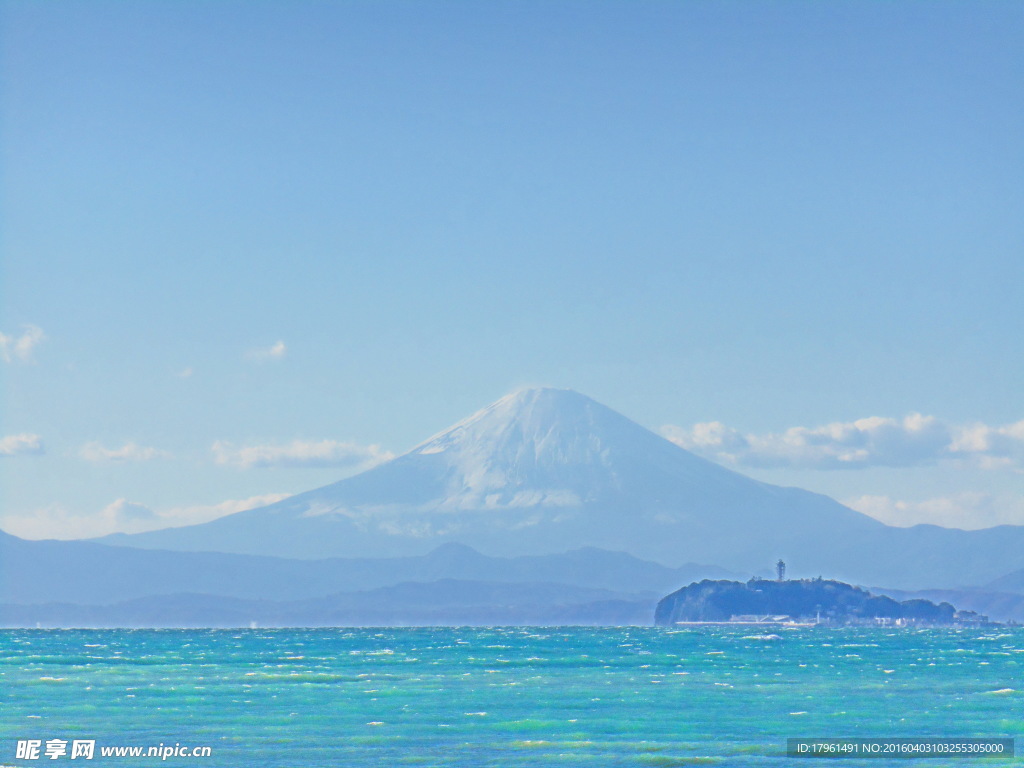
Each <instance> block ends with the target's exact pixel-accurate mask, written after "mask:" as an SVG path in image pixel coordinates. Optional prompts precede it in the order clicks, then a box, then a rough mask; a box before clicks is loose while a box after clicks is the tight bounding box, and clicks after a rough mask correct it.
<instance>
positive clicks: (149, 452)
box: [78, 443, 171, 461]
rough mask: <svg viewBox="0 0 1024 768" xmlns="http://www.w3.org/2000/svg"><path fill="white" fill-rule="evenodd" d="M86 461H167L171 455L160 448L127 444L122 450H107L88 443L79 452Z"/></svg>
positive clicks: (98, 445) (98, 444)
mask: <svg viewBox="0 0 1024 768" xmlns="http://www.w3.org/2000/svg"><path fill="white" fill-rule="evenodd" d="M78 455H79V456H81V457H82V458H83V459H85V460H86V461H151V460H152V459H166V458H169V457H170V455H171V454H169V453H168V452H167V451H162V450H160V449H159V448H147V447H145V446H141V445H136V444H135V443H125V444H124V445H122V446H121V447H120V448H105V447H103V446H102V445H101V444H100V443H86V444H85V445H83V446H82V447H81V449H80V450H79V451H78Z"/></svg>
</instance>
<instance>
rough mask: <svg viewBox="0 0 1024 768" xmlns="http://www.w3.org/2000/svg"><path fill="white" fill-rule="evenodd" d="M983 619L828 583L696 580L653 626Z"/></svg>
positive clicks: (661, 609) (665, 601)
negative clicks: (699, 623) (696, 623)
mask: <svg viewBox="0 0 1024 768" xmlns="http://www.w3.org/2000/svg"><path fill="white" fill-rule="evenodd" d="M986 621H987V619H986V617H984V616H979V615H978V614H975V613H972V612H957V610H956V608H954V607H953V606H952V605H950V604H949V603H939V604H938V605H936V604H935V603H933V602H930V601H928V600H920V599H916V600H904V601H903V602H899V601H897V600H894V599H892V598H891V597H886V596H884V595H873V594H871V593H870V592H868V591H867V590H866V589H862V588H860V587H855V586H852V585H850V584H844V583H843V582H841V581H830V580H826V579H821V578H817V579H800V580H779V581H769V580H766V579H758V578H754V579H751V580H750V581H748V582H747V583H746V584H744V583H742V582H739V581H710V580H705V581H700V582H695V583H693V584H690V585H689V586H688V587H683V588H682V589H679V590H677V591H675V592H673V593H672V594H670V595H668V596H667V597H664V598H662V599H661V601H660V602H659V603H658V607H657V609H656V610H655V613H654V623H655V624H656V625H658V626H671V625H674V624H679V623H689V622H713V623H718V622H722V623H726V622H728V623H741V622H758V623H780V624H781V623H805V624H806V623H814V624H826V625H831V626H841V625H847V624H883V625H885V624H889V625H896V626H904V625H915V626H921V625H925V626H934V625H953V624H967V623H970V624H977V623H984V622H986Z"/></svg>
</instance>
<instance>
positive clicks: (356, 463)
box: [212, 440, 394, 469]
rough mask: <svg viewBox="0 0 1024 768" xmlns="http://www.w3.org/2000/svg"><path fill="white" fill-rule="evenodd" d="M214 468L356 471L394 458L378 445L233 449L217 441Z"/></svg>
mask: <svg viewBox="0 0 1024 768" xmlns="http://www.w3.org/2000/svg"><path fill="white" fill-rule="evenodd" d="M212 450H213V455H214V458H215V459H216V461H217V463H218V464H232V465H234V466H237V467H243V468H246V469H248V468H250V467H359V468H361V469H365V468H369V467H371V466H373V465H375V464H380V463H381V462H383V461H387V460H388V459H391V458H393V457H394V454H393V453H391V452H389V451H385V450H383V449H382V448H381V447H380V446H378V445H357V444H356V443H344V442H339V441H337V440H316V441H308V440H293V441H292V442H290V443H286V444H284V445H280V444H266V445H243V446H235V445H233V444H231V443H228V442H225V441H221V440H218V441H217V442H215V443H214V444H213V446H212Z"/></svg>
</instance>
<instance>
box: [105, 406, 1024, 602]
mask: <svg viewBox="0 0 1024 768" xmlns="http://www.w3.org/2000/svg"><path fill="white" fill-rule="evenodd" d="M105 541H106V542H107V543H111V544H119V545H127V546H133V547H148V548H159V549H172V550H184V551H200V550H206V551H210V550H216V551H222V552H234V553H248V554H260V555H275V556H285V557H294V558H324V557H393V556H415V555H424V554H426V553H427V552H428V551H430V550H431V549H433V548H435V547H437V546H438V545H439V544H443V543H461V544H465V545H469V546H472V547H474V548H475V549H477V550H479V551H481V552H484V553H486V554H488V555H493V556H503V557H513V556H523V555H540V554H545V553H559V552H564V551H567V550H573V549H578V548H581V547H595V548H599V549H604V550H615V551H625V552H628V553H629V554H631V555H633V556H635V557H638V558H641V559H644V560H651V561H656V562H659V563H661V564H663V565H668V566H675V565H677V564H679V563H685V562H702V563H713V564H715V565H717V566H720V567H723V568H727V569H729V570H731V571H734V572H738V573H743V574H747V573H759V572H760V573H764V569H765V568H766V567H767V564H770V563H773V562H774V561H775V560H776V559H777V558H779V557H782V558H784V559H785V560H787V561H788V562H789V563H790V564H791V573H792V574H793V575H797V576H816V575H818V574H820V573H829V574H833V575H835V576H836V577H837V578H841V579H843V580H846V581H853V582H858V583H874V584H886V585H888V586H892V587H898V588H904V589H921V588H937V587H944V588H951V587H961V586H968V585H980V584H984V583H987V582H989V581H991V580H992V579H995V578H997V577H1000V576H1002V575H1004V574H1006V573H1007V572H1009V571H1012V570H1014V569H1016V568H1024V527H1019V526H1017V527H1013V526H1002V527H1000V528H993V529H987V530H982V531H960V530H952V529H945V528H939V527H937V526H928V525H921V526H915V527H913V528H893V527H889V526H886V525H883V524H882V523H880V522H878V521H876V520H874V519H872V518H869V517H867V516H866V515H862V514H860V513H858V512H855V511H854V510H851V509H849V508H847V507H845V506H843V505H841V504H839V503H838V502H836V501H834V500H833V499H830V498H828V497H825V496H822V495H819V494H815V493H811V492H809V491H805V490H801V489H799V488H781V487H778V486H773V485H769V484H767V483H761V482H758V481H755V480H752V479H750V478H748V477H745V476H743V475H741V474H739V473H737V472H733V471H731V470H728V469H726V468H724V467H721V466H718V465H717V464H714V463H712V462H709V461H706V460H705V459H702V458H700V457H698V456H695V455H693V454H692V453H689V452H688V451H685V450H683V449H682V448H680V447H678V446H676V445H674V444H672V443H670V442H669V441H667V440H665V439H663V438H662V437H660V436H658V435H656V434H654V433H653V432H651V431H649V430H647V429H645V428H643V427H641V426H640V425H638V424H635V423H634V422H632V421H630V420H629V419H627V418H626V417H624V416H622V415H620V414H618V413H616V412H614V411H612V410H611V409H609V408H606V407H605V406H603V405H601V404H599V403H596V402H595V401H593V400H591V399H590V398H588V397H585V396H583V395H581V394H578V393H576V392H571V391H568V390H554V389H529V390H523V391H521V392H517V393H515V394H513V395H510V396H508V397H506V398H503V399H501V400H499V401H498V402H496V403H494V404H492V405H491V406H488V407H487V408H485V409H483V410H481V411H480V412H478V413H476V414H474V415H472V416H471V417H469V418H468V419H465V420H464V421H462V422H460V423H458V424H456V425H454V426H453V427H451V428H449V429H447V430H445V431H443V432H441V433H440V434H438V435H436V436H435V437H433V438H430V439H429V440H427V441H426V442H424V443H422V444H421V445H419V446H417V447H416V448H414V449H412V450H411V451H409V452H408V453H406V454H404V455H402V456H399V457H397V458H395V459H393V460H392V461H389V462H386V463H384V464H382V465H380V466H378V467H375V468H373V469H371V470H369V471H367V472H364V473H362V474H359V475H357V476H355V477H350V478H347V479H345V480H341V481H340V482H337V483H334V484H332V485H328V486H325V487H323V488H318V489H315V490H312V491H308V492H306V493H302V494H298V495H296V496H293V497H291V498H288V499H285V500H282V501H280V502H278V503H276V504H272V505H269V506H266V507H262V508H259V509H253V510H249V511H246V512H239V513H236V514H234V515H229V516H227V517H224V518H221V519H219V520H215V521H213V522H210V523H206V524H203V525H196V526H189V527H184V528H175V529H167V530H162V531H154V532H150V533H142V534H135V535H132V536H126V535H116V536H111V537H108V538H107V539H105Z"/></svg>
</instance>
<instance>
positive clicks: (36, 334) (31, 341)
mask: <svg viewBox="0 0 1024 768" xmlns="http://www.w3.org/2000/svg"><path fill="white" fill-rule="evenodd" d="M45 338H46V334H45V333H43V329H42V328H39V327H37V326H34V325H26V326H25V330H24V331H22V333H21V335H20V336H8V335H7V334H4V333H0V358H3V361H4V362H5V363H13V362H15V361H17V360H20V361H22V362H27V361H29V360H31V359H32V349H33V348H34V347H35V346H36V345H37V344H39V342H41V341H42V340H43V339H45Z"/></svg>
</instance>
